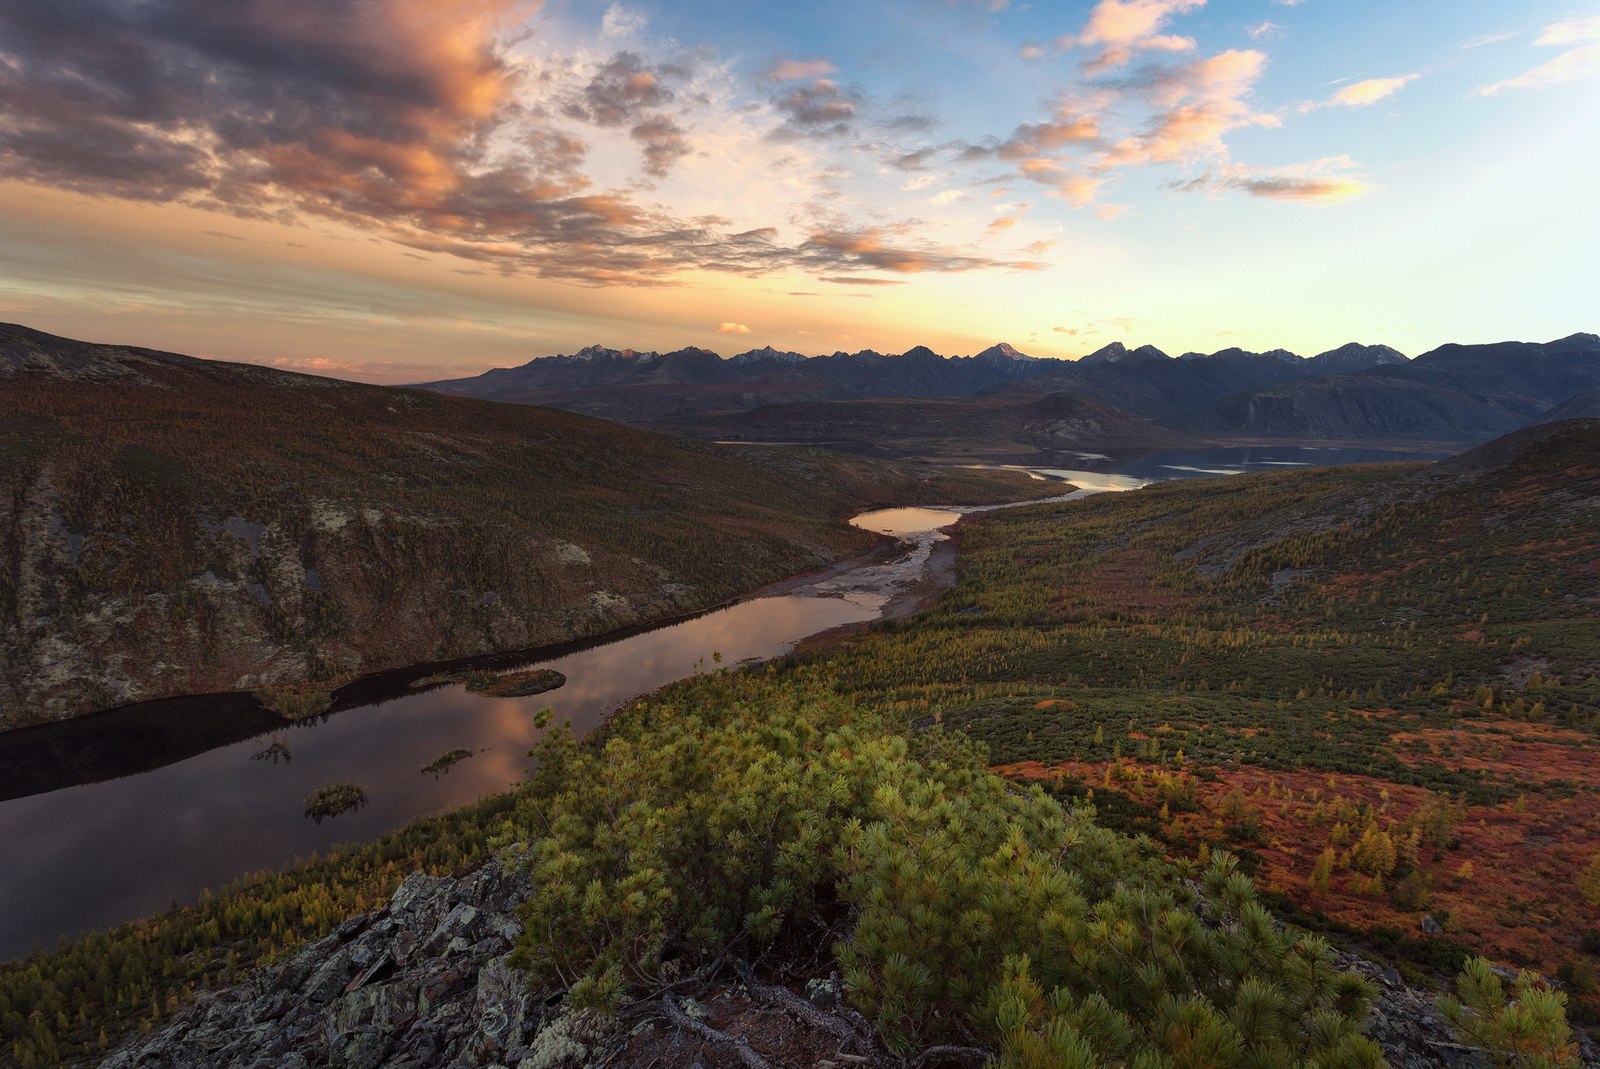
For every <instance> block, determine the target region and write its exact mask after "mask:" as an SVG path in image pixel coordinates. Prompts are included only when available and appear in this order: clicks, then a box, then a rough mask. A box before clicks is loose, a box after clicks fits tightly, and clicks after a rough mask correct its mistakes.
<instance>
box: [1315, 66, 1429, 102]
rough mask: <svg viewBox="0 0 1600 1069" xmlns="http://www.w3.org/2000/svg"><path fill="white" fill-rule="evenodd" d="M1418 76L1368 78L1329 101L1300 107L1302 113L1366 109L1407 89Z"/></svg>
mask: <svg viewBox="0 0 1600 1069" xmlns="http://www.w3.org/2000/svg"><path fill="white" fill-rule="evenodd" d="M1417 77H1418V75H1415V74H1403V75H1401V76H1400V77H1398V78H1368V79H1366V80H1365V81H1360V82H1352V83H1351V84H1350V85H1347V86H1344V87H1343V88H1341V89H1340V90H1339V91H1338V92H1336V93H1334V94H1333V95H1332V96H1331V97H1329V98H1328V99H1327V100H1324V101H1321V102H1320V103H1317V102H1308V103H1305V104H1301V105H1300V110H1301V111H1312V110H1314V109H1316V108H1364V107H1367V106H1369V105H1372V104H1376V103H1377V102H1378V101H1380V100H1387V99H1388V98H1389V97H1392V96H1394V95H1395V94H1396V93H1398V92H1400V90H1402V89H1404V88H1405V87H1406V84H1407V83H1408V82H1413V81H1415V80H1416V79H1417Z"/></svg>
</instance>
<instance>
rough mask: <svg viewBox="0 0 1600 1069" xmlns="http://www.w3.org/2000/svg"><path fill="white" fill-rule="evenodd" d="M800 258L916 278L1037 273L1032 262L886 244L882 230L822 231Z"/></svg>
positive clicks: (811, 240) (874, 228) (870, 228)
mask: <svg viewBox="0 0 1600 1069" xmlns="http://www.w3.org/2000/svg"><path fill="white" fill-rule="evenodd" d="M800 251H801V254H802V256H804V257H807V258H809V259H810V260H812V261H813V262H816V263H819V264H821V263H831V264H836V265H841V266H850V267H857V268H868V269H873V270H879V271H891V272H894V273H895V274H902V275H914V274H920V273H922V272H924V271H934V272H944V271H974V270H978V269H980V268H988V267H1009V268H1012V269H1015V270H1037V269H1038V268H1039V267H1040V266H1041V265H1039V264H1035V263H1029V262H1016V261H1003V260H993V259H990V258H989V257H986V256H978V255H973V254H965V253H957V252H953V251H950V250H945V249H934V248H913V247H909V246H906V245H901V244H898V243H894V244H891V243H889V242H888V241H886V240H885V232H884V230H883V229H882V228H879V227H865V228H862V229H859V230H819V231H817V232H815V233H813V234H812V235H811V236H810V237H809V238H807V239H806V241H805V242H804V244H802V246H801V249H800Z"/></svg>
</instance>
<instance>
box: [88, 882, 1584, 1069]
mask: <svg viewBox="0 0 1600 1069" xmlns="http://www.w3.org/2000/svg"><path fill="white" fill-rule="evenodd" d="M523 893H524V892H523V890H522V889H521V887H520V886H519V881H518V877H517V875H516V873H515V870H514V869H512V868H510V867H509V866H508V864H507V863H506V862H503V861H501V860H491V861H490V862H489V863H488V864H486V865H484V866H483V867H482V868H479V869H477V870H476V871H474V872H471V873H467V874H465V875H463V876H459V877H456V878H435V877H428V876H424V875H422V874H421V873H417V874H413V875H412V876H410V877H409V878H408V879H407V880H406V881H405V882H404V883H403V884H401V886H400V888H399V889H398V890H397V891H395V893H394V896H393V898H392V899H391V900H390V901H389V903H388V904H387V905H386V906H384V907H383V908H382V909H380V910H377V911H376V912H374V913H370V914H364V915H362V916H358V917H355V918H352V919H351V920H349V921H346V922H345V923H344V924H342V925H340V926H339V927H338V929H336V930H335V931H334V932H332V933H331V934H330V935H328V936H326V937H324V938H322V939H320V940H318V941H317V942H315V943H312V944H310V945H309V946H307V947H305V948H304V949H303V950H301V951H300V952H299V953H298V954H296V955H294V956H293V957H292V958H290V959H289V960H287V961H285V962H283V963H282V964H279V965H274V966H268V967H266V968H264V969H262V970H260V971H259V972H257V973H255V974H254V975H252V976H251V977H250V978H249V979H248V980H247V981H245V982H244V983H243V984H241V985H239V986H237V987H232V988H225V989H223V990H220V991H215V992H210V993H207V994H204V995H201V996H200V997H199V998H198V999H197V1000H196V1001H195V1003H194V1004H193V1005H192V1006H191V1007H190V1008H188V1009H187V1010H185V1011H184V1012H183V1013H182V1014H181V1015H180V1016H179V1017H177V1018H176V1019H175V1020H174V1021H172V1022H171V1023H170V1024H168V1025H166V1026H165V1027H163V1028H160V1029H159V1030H157V1031H155V1032H153V1033H151V1034H150V1035H147V1036H138V1037H135V1038H133V1039H132V1040H131V1041H130V1042H129V1043H128V1044H127V1045H126V1046H125V1047H123V1048H122V1049H120V1050H118V1051H117V1052H116V1053H115V1054H113V1055H112V1056H111V1057H109V1058H107V1059H106V1060H105V1061H104V1062H103V1063H102V1066H103V1069H154V1067H157V1066H159V1067H161V1069H248V1067H252V1066H258V1065H262V1064H271V1065H274V1066H280V1067H284V1069H289V1067H310V1066H319V1065H333V1066H364V1067H372V1069H376V1067H380V1066H383V1067H391V1069H401V1067H408V1066H415V1067H421V1066H433V1065H450V1066H460V1067H463V1069H466V1067H480V1066H481V1067H489V1066H520V1067H521V1069H566V1067H571V1069H577V1067H580V1066H588V1065H601V1064H604V1065H619V1066H634V1065H639V1066H643V1065H646V1064H650V1065H660V1066H684V1067H688V1066H691V1065H700V1066H708V1067H716V1069H724V1067H726V1069H734V1067H735V1066H738V1067H741V1069H764V1067H769V1066H784V1065H820V1064H823V1062H824V1061H827V1062H830V1063H832V1064H834V1065H839V1064H848V1065H856V1066H874V1067H879V1066H881V1067H883V1069H891V1067H900V1066H903V1065H904V1064H905V1063H904V1062H903V1061H901V1060H900V1059H898V1058H895V1057H894V1056H892V1055H890V1054H889V1053H887V1052H886V1051H884V1050H883V1049H882V1047H881V1045H880V1044H879V1042H878V1040H877V1036H876V1035H875V1034H874V1030H873V1029H872V1027H871V1025H870V1024H869V1023H868V1022H867V1021H866V1020H865V1019H864V1018H863V1017H861V1015H860V1014H858V1013H856V1012H855V1011H853V1010H851V1009H850V1008H849V1007H848V1005H847V1004H846V1003H845V1000H844V998H843V991H842V990H841V986H840V984H839V980H838V977H837V974H833V973H830V972H829V971H828V970H827V969H826V968H825V967H823V968H818V969H817V970H815V971H816V972H817V973H818V974H819V975H815V976H810V977H807V976H805V975H803V974H791V975H785V976H781V977H769V978H768V979H767V981H766V982H764V981H763V980H761V979H758V978H757V977H756V976H755V975H754V973H753V972H752V970H751V969H750V966H749V965H748V964H745V963H743V962H731V963H729V964H728V965H727V966H726V968H725V970H724V971H723V973H722V975H721V976H712V977H709V978H707V979H704V980H699V981H697V982H695V983H693V984H687V985H681V987H682V990H679V991H670V990H669V991H668V992H666V993H665V994H663V995H662V996H660V997H659V998H656V999H652V1000H650V1001H648V1002H641V1003H639V1004H636V1005H634V1006H632V1007H630V1012H626V1013H624V1014H619V1015H616V1016H601V1015H598V1014H594V1013H585V1012H579V1011H574V1010H572V1009H570V1008H569V1007H567V1006H565V1005H563V1004H561V1003H559V1002H551V1001H547V1000H544V999H540V998H538V997H536V996H535V994H534V993H533V983H532V981H531V979H530V977H529V976H528V975H527V974H526V973H524V972H523V971H522V970H520V969H518V968H517V967H516V966H515V965H513V964H512V960H511V952H512V948H513V943H514V941H515V940H516V938H517V936H518V935H519V934H520V933H521V931H522V924H521V922H520V921H519V920H518V918H517V914H516V905H517V903H518V902H520V901H521V899H522V897H523ZM1335 962H1336V964H1337V965H1338V967H1340V968H1342V969H1345V970H1347V971H1349V972H1353V973H1356V974H1359V975H1362V976H1364V977H1366V978H1367V980H1368V981H1369V982H1370V983H1371V984H1372V990H1373V991H1374V992H1375V993H1376V996H1377V997H1376V999H1375V1000H1374V1005H1373V1010H1372V1016H1371V1018H1370V1019H1369V1021H1368V1023H1367V1031H1368V1034H1369V1035H1370V1036H1371V1037H1372V1038H1373V1039H1374V1040H1376V1041H1377V1043H1378V1044H1379V1046H1380V1047H1381V1048H1382V1050H1383V1054H1384V1057H1385V1059H1386V1060H1387V1061H1388V1063H1389V1065H1391V1066H1394V1067H1395V1069H1423V1067H1432V1066H1440V1065H1473V1064H1478V1063H1479V1057H1478V1056H1477V1055H1476V1052H1474V1051H1473V1050H1471V1049H1470V1048H1466V1047H1463V1046H1461V1045H1460V1044H1459V1043H1457V1042H1456V1040H1455V1037H1454V1036H1452V1035H1451V1034H1450V1032H1449V1031H1448V1029H1446V1027H1445V1025H1444V1022H1443V1021H1442V1020H1441V1019H1440V1018H1439V1016H1438V1013H1437V1012H1436V1011H1435V1010H1434V1006H1433V1001H1434V993H1433V992H1428V991H1419V990H1417V989H1415V988H1412V987H1409V986H1407V985H1406V984H1405V983H1404V982H1403V981H1402V980H1401V978H1400V975H1399V973H1398V972H1396V971H1395V970H1394V969H1392V968H1386V967H1383V966H1380V965H1377V964H1374V963H1372V962H1369V961H1366V960H1364V959H1362V958H1360V957H1357V956H1354V955H1349V954H1340V955H1338V956H1337V957H1336V959H1335ZM982 1053H983V1052H980V1051H973V1052H970V1053H969V1052H963V1051H959V1050H957V1049H955V1048H951V1049H950V1050H949V1051H948V1052H947V1053H946V1054H945V1055H944V1057H945V1058H946V1059H948V1062H941V1061H939V1060H938V1059H935V1060H934V1061H933V1062H932V1063H931V1064H954V1065H964V1064H976V1061H975V1059H972V1057H971V1055H973V1054H977V1055H980V1056H981V1054H982ZM1583 1054H1584V1060H1585V1062H1586V1064H1592V1063H1593V1055H1594V1049H1593V1048H1592V1047H1590V1046H1588V1045H1587V1044H1586V1045H1585V1046H1584V1048H1583Z"/></svg>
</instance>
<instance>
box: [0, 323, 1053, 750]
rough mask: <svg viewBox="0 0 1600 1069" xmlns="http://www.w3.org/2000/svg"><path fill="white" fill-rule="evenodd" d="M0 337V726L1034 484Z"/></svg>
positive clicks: (682, 600) (379, 650) (428, 640)
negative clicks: (871, 517) (900, 511)
mask: <svg viewBox="0 0 1600 1069" xmlns="http://www.w3.org/2000/svg"><path fill="white" fill-rule="evenodd" d="M0 354H3V358H4V359H3V363H0V375H3V378H0V561H4V562H5V567H4V569H3V571H0V640H3V648H4V652H5V657H4V658H3V663H0V727H16V726H19V725H22V724H28V723H35V722H41V721H46V720H52V719H60V718H62V717H66V716H70V715H74V714H77V713H81V712H85V711H89V710H92V709H97V708H104V707H108V706H112V705H119V704H124V703H127V702H132V701H137V700H142V699H146V698H155V697H164V696H169V695H176V694H187V693H199V692H206V691H220V690H243V689H259V688H264V687H271V686H275V685H281V684H294V683H299V682H303V681H306V680H340V679H344V678H347V677H349V676H351V675H352V674H356V673H361V672H367V671H373V670H377V669H381V668H388V667H395V666H399V665H405V664H410V663H414V662H418V661H426V660H433V659H439V658H446V657H456V656H464V655H471V654H478V653H486V652H490V651H494V650H503V649H511V648H520V647H526V646H534V645H542V644H546V643H551V642H557V641H564V640H567V639H571V638H576V637H583V636H588V635H594V634H599V633H604V632H606V631H610V630H614V629H616V628H618V627H622V626H626V625H629V624H635V623H639V622H642V621H649V620H655V619H661V618H664V617H667V616H670V615H674V614H679V613H683V612H688V611H692V610H695V609H700V608H704V607H707V606H709V605H713V604H716V603H718V602H721V601H723V600H725V599H727V598H729V597H731V596H733V595H735V594H737V593H740V592H742V591H744V590H748V589H750V588H752V587H754V586H758V585H760V584H761V583H764V582H768V581H771V580H773V579H776V578H779V577H781V576H783V575H786V574H789V573H792V572H795V571H799V570H801V569H804V568H807V567H811V566H814V565H816V564H818V563H820V562H822V561H825V560H828V559H831V558H833V557H835V556H837V555H839V554H841V553H844V552H847V551H850V550H853V549H859V548H862V547H864V545H866V544H867V543H868V542H869V539H868V538H867V536H865V535H863V534H861V533H860V532H856V531H854V530H853V529H850V528H847V527H845V526H844V525H842V524H841V523H840V521H841V520H842V519H843V518H844V517H845V516H847V515H848V514H849V513H851V512H852V511H854V510H856V509H858V508H860V507H861V506H863V505H866V504H870V503H885V502H902V501H921V500H928V499H930V497H931V498H944V499H946V500H950V499H956V500H960V499H974V498H975V496H982V495H986V494H991V495H992V494H995V493H1000V494H1011V493H1016V494H1019V495H1020V496H1037V494H1039V493H1042V492H1043V491H1042V490H1041V489H1040V488H1039V487H1038V484H1036V483H1035V484H1033V485H1031V486H1025V485H1023V484H1022V482H1021V481H1020V480H1016V481H1008V479H1001V478H999V477H975V476H971V475H968V476H960V477H949V476H945V477H938V478H935V477H933V476H931V475H930V473H928V472H926V471H921V470H917V469H912V468H907V467H903V466H893V465H886V464H882V463H878V462H873V461H867V460H861V459H852V458H847V457H842V456H836V455H831V454H810V453H797V452H794V451H773V452H763V451H758V450H749V449H737V450H736V449H728V448H723V447H718V446H715V445H712V444H710V443H704V442H690V441H685V440H678V439H672V438H667V437H663V436H661V435H657V434H652V433H648V432H645V431H640V430H635V429H632V428H628V427H623V426H618V425H614V424H607V423H602V422H599V421H596V420H592V419H589V418H586V417H582V416H577V415H573V414H570V413H564V412H554V411H549V410H545V409H537V408H531V407H527V406H514V405H496V404H490V403H486V402H481V401H473V400H466V399H458V398H449V397H443V396H440V395H438V394H432V393H425V392H420V391H413V390H396V389H388V388H383V387H376V386H365V385H359V384H355V383H348V382H340V381H337V380H332V379H320V378H313V377H310V376H303V375H293V374H288V373H284V372H278V371H273V370H270V369H267V368H261V367H254V366H250V365H240V364H226V363H219V362H213V361H204V360H196V359H193V358H188V357H181V356H176V355H173V354H160V353H153V352H150V351H148V350H139V349H129V348H122V347H115V346H90V345H85V344H84V343H81V342H73V341H69V340H67V339H62V338H56V337H53V336H51V335H47V334H42V333H39V332H36V331H30V330H28V329H26V328H21V327H0ZM307 700H311V699H310V698H308V699H307Z"/></svg>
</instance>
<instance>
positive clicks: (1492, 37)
mask: <svg viewBox="0 0 1600 1069" xmlns="http://www.w3.org/2000/svg"><path fill="white" fill-rule="evenodd" d="M1520 36H1521V34H1520V32H1519V31H1517V30H1506V31H1503V32H1501V33H1486V34H1484V35H1483V36H1482V37H1474V38H1472V40H1470V41H1462V42H1461V47H1462V49H1463V50H1464V49H1468V48H1482V47H1483V46H1484V45H1496V44H1499V43H1500V42H1501V41H1509V40H1511V39H1512V38H1513V37H1520Z"/></svg>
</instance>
